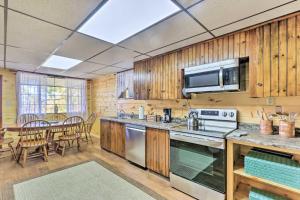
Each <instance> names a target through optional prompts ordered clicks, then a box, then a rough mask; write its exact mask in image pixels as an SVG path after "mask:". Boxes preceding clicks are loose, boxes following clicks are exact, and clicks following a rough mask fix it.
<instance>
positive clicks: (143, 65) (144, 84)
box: [133, 61, 150, 100]
mask: <svg viewBox="0 0 300 200" xmlns="http://www.w3.org/2000/svg"><path fill="white" fill-rule="evenodd" d="M148 63H149V61H139V62H137V63H135V64H134V69H133V70H134V82H133V87H134V99H136V100H146V99H149V77H150V76H149V70H148Z"/></svg>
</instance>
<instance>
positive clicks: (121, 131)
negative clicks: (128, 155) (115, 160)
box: [110, 122, 125, 157]
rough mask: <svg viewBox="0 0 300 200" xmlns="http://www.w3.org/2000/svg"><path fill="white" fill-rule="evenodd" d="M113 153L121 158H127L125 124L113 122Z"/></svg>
mask: <svg viewBox="0 0 300 200" xmlns="http://www.w3.org/2000/svg"><path fill="white" fill-rule="evenodd" d="M110 126H111V151H112V152H113V153H115V154H117V155H119V156H121V157H125V126H124V124H121V123H117V122H111V125H110Z"/></svg>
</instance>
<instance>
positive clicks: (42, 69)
mask: <svg viewBox="0 0 300 200" xmlns="http://www.w3.org/2000/svg"><path fill="white" fill-rule="evenodd" d="M36 72H38V73H44V74H52V75H60V74H61V73H62V72H64V70H62V69H55V68H50V67H39V68H38V69H37V70H36Z"/></svg>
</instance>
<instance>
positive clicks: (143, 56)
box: [134, 55, 150, 62]
mask: <svg viewBox="0 0 300 200" xmlns="http://www.w3.org/2000/svg"><path fill="white" fill-rule="evenodd" d="M147 58H150V56H146V55H140V56H137V57H135V58H134V62H136V61H139V60H144V59H147Z"/></svg>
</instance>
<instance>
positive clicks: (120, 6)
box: [78, 0, 180, 44]
mask: <svg viewBox="0 0 300 200" xmlns="http://www.w3.org/2000/svg"><path fill="white" fill-rule="evenodd" d="M179 10H180V8H179V7H178V6H177V5H175V4H174V3H173V2H172V1H171V0H126V1H124V0H109V1H107V2H106V3H105V4H104V5H103V6H102V7H101V8H100V9H99V10H98V11H97V12H96V13H95V14H94V15H93V16H92V17H91V18H90V19H89V20H87V21H86V22H85V23H84V24H83V25H82V26H81V27H80V28H79V29H78V31H79V32H81V33H84V34H86V35H90V36H92V37H95V38H99V39H101V40H104V41H107V42H111V43H114V44H116V43H119V42H120V41H122V40H124V39H126V38H128V37H130V36H132V35H134V34H135V33H138V32H139V31H141V30H143V29H145V28H147V27H149V26H151V25H153V24H155V23H156V22H158V21H160V20H162V19H164V18H166V17H168V16H170V15H171V14H173V13H175V12H177V11H179Z"/></svg>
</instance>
